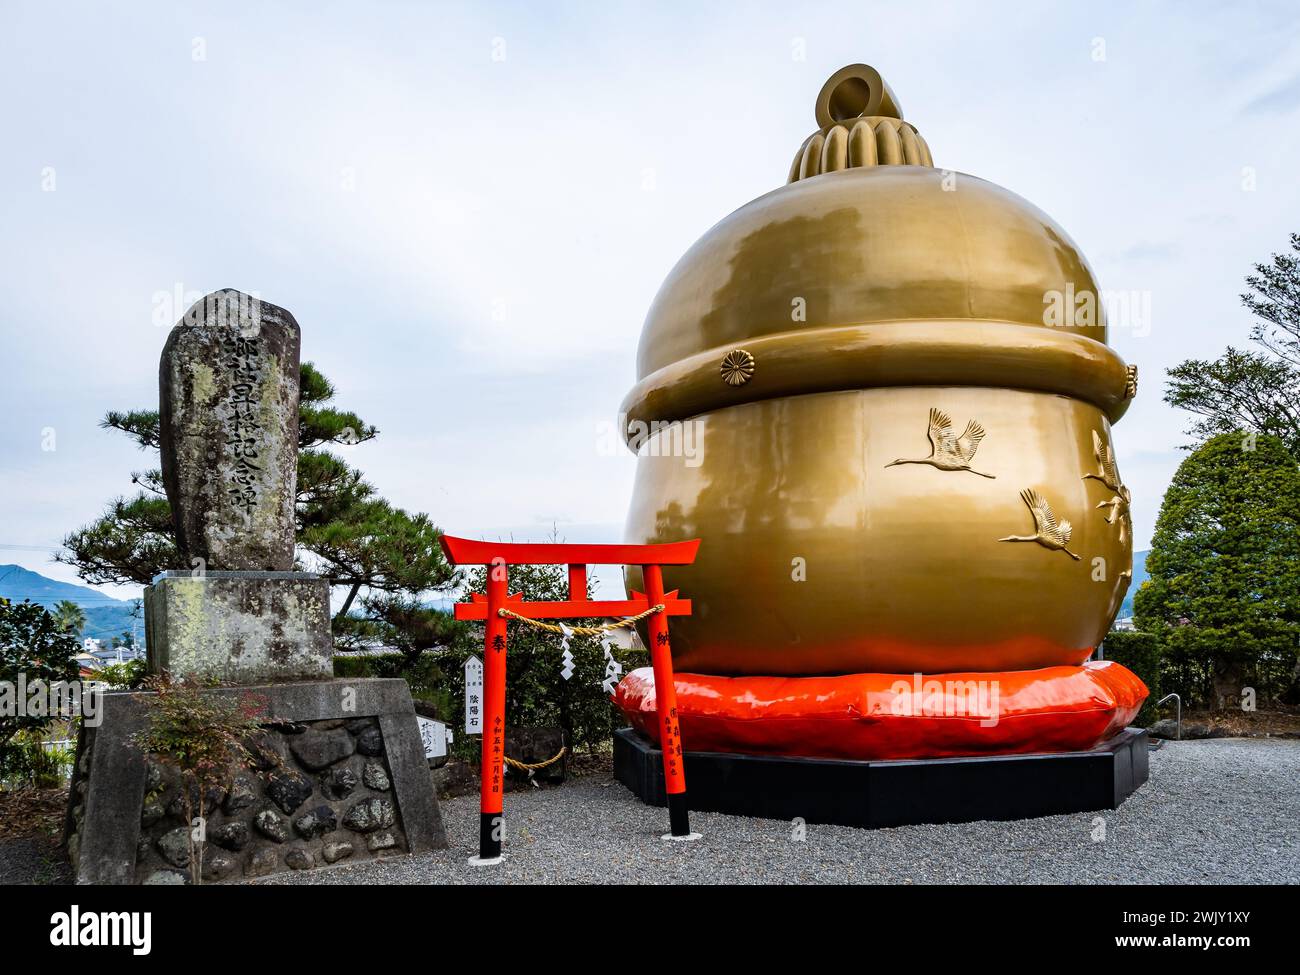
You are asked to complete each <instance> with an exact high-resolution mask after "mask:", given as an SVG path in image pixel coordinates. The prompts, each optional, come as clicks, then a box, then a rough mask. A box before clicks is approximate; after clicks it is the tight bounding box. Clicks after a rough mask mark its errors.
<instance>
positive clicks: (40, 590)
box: [0, 565, 144, 646]
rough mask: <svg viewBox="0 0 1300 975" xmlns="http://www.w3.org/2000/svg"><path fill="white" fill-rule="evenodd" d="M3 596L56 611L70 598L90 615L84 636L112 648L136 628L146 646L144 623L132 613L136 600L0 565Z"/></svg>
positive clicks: (137, 636)
mask: <svg viewBox="0 0 1300 975" xmlns="http://www.w3.org/2000/svg"><path fill="white" fill-rule="evenodd" d="M0 596H3V597H4V598H5V599H10V600H13V601H14V602H15V603H20V602H22V601H23V600H24V599H30V600H31V601H32V602H34V603H37V604H39V605H41V606H44V607H45V608H46V609H53V608H54V604H55V603H57V602H60V601H61V600H64V599H66V600H68V601H70V602H74V603H76V604H77V605H78V606H80V607H81V609H82V612H84V613H85V614H86V628H85V630H84V631H82V634H81V635H82V636H83V637H94V638H95V639H96V640H101V641H103V643H104V646H108V644H109V641H110V640H112V639H113V637H115V636H121V635H122V634H123V633H131V632H132V627H133V626H134V628H135V629H134V632H135V635H136V639H137V640H138V641H139V642H140V645H141V646H144V621H143V619H140V620H136V619H133V618H132V616H131V610H132V609H133V608H134V606H135V602H134V601H132V600H126V599H114V598H113V597H112V596H105V595H104V594H103V593H102V592H98V591H96V590H94V589H91V588H90V587H89V586H76V585H73V584H72V583H69V582H59V581H58V580H56V579H47V578H46V577H45V576H43V575H41V574H40V573H39V572H32V571H31V570H30V569H24V568H23V567H22V566H21V565H0Z"/></svg>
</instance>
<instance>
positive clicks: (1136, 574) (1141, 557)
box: [1119, 549, 1151, 619]
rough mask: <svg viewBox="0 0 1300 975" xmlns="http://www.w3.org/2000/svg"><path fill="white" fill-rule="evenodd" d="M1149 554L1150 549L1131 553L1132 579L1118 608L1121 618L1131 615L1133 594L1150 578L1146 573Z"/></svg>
mask: <svg viewBox="0 0 1300 975" xmlns="http://www.w3.org/2000/svg"><path fill="white" fill-rule="evenodd" d="M1150 554H1151V551H1150V549H1148V550H1147V551H1145V552H1134V553H1133V581H1132V582H1131V583H1130V584H1129V587H1128V592H1127V593H1125V595H1124V603H1123V605H1121V606H1120V608H1119V617H1120V618H1121V619H1122V618H1124V617H1126V616H1132V615H1133V594H1134V593H1136V592H1137V591H1138V590H1139V589H1140V588H1141V587H1142V583H1144V582H1146V581H1147V579H1149V578H1150V576H1148V575H1147V556H1148V555H1150Z"/></svg>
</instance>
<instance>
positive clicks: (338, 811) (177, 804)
mask: <svg viewBox="0 0 1300 975" xmlns="http://www.w3.org/2000/svg"><path fill="white" fill-rule="evenodd" d="M253 745H254V747H253V752H254V756H255V765H254V767H253V768H250V769H247V770H244V771H241V772H240V773H238V775H236V777H235V779H234V781H233V783H232V785H231V788H230V789H229V790H215V791H213V792H212V794H210V795H208V796H207V797H206V798H205V803H204V807H205V808H204V815H205V819H206V832H207V845H206V849H205V852H204V857H203V864H204V865H203V878H204V883H217V882H221V881H238V880H240V879H243V878H248V877H260V876H265V875H266V874H270V873H275V872H277V871H281V870H305V869H310V868H312V867H319V866H325V865H327V864H332V863H338V862H342V861H351V860H366V859H372V858H375V857H380V856H386V855H390V854H395V853H406V852H407V849H408V847H407V840H406V834H405V832H404V830H403V828H402V824H401V819H400V815H399V813H398V809H397V802H396V801H395V800H394V797H393V792H392V771H391V769H390V767H389V765H388V761H387V759H386V757H385V748H384V739H383V735H382V733H381V731H380V728H379V722H378V721H377V720H376V719H375V718H355V719H351V720H347V719H330V720H325V721H309V722H302V723H296V724H279V725H275V726H271V727H268V728H266V729H265V731H264V732H263V734H262V735H261V736H260V738H259V739H258V740H257V741H256V742H254V743H253ZM147 776H148V777H147V780H146V785H145V797H144V807H143V810H142V811H141V816H140V842H139V845H138V848H137V853H136V867H135V878H136V883H144V884H181V883H186V882H188V877H189V848H188V843H187V834H188V832H189V827H188V826H187V825H186V822H185V818H184V816H185V813H184V808H183V797H182V795H181V787H180V784H179V780H178V778H177V775H176V773H175V772H173V771H171V770H169V769H167V768H165V767H163V766H161V765H158V764H157V763H154V762H152V761H151V762H150V763H149V767H148V773H147ZM195 815H197V803H196V804H195Z"/></svg>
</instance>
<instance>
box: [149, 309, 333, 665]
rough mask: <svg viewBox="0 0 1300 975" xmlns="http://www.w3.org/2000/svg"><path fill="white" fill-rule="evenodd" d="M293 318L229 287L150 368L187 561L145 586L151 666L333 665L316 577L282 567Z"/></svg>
mask: <svg viewBox="0 0 1300 975" xmlns="http://www.w3.org/2000/svg"><path fill="white" fill-rule="evenodd" d="M299 345H300V334H299V329H298V323H297V322H296V321H294V318H293V316H292V315H291V314H289V312H287V311H285V310H284V309H283V308H279V307H277V306H275V305H272V304H270V303H268V302H263V301H259V300H258V299H256V298H252V297H250V296H248V295H245V294H241V293H240V292H238V291H231V290H226V291H218V292H215V293H214V294H211V295H208V296H207V297H206V298H204V299H203V300H202V301H200V302H198V303H197V304H195V305H194V306H193V307H192V308H191V309H190V310H189V311H187V312H186V313H185V315H184V316H183V317H182V318H181V320H180V321H179V322H178V323H177V324H176V327H175V328H173V329H172V332H171V335H170V336H168V338H167V344H166V346H164V348H163V353H162V362H161V365H160V368H159V371H158V392H159V412H160V420H161V423H160V432H161V438H160V439H161V448H162V473H163V482H164V484H165V485H166V488H167V497H168V499H169V500H170V501H171V506H172V517H173V519H174V521H175V524H176V536H177V541H178V543H179V545H180V549H181V554H182V557H183V558H184V560H185V563H186V565H187V566H188V568H186V569H179V570H173V571H170V572H165V573H163V574H162V575H161V576H160V577H158V578H157V579H155V580H154V584H153V585H152V586H150V587H149V588H148V589H146V590H145V635H146V639H147V642H148V646H149V661H150V667H151V669H152V670H153V671H154V672H156V673H161V672H164V671H166V672H168V673H170V674H171V675H172V676H173V677H196V678H217V679H220V680H229V681H239V682H246V681H248V680H250V679H251V680H298V679H306V678H328V677H332V676H333V661H332V653H333V646H332V642H331V639H330V620H329V582H328V580H326V579H324V578H322V577H320V576H315V575H311V574H307V573H295V572H293V571H292V570H293V564H294V561H293V546H294V498H295V492H296V488H297V481H298V383H299V379H298V360H299Z"/></svg>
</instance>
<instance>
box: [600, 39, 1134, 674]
mask: <svg viewBox="0 0 1300 975" xmlns="http://www.w3.org/2000/svg"><path fill="white" fill-rule="evenodd" d="M862 68H864V66H861V65H851V66H849V68H846V69H844V71H842V72H838V73H837V75H836V76H835V77H833V78H832V79H831V81H830V82H828V83H827V86H826V87H825V88H823V92H822V95H821V96H819V101H818V107H817V114H818V125H819V131H818V132H817V133H816V134H814V136H812V137H811V138H810V139H808V140H806V141H805V143H804V145H803V147H802V148H801V150H800V156H799V157H797V158H796V161H795V165H794V167H792V171H791V179H792V182H790V183H788V184H787V185H786V186H783V187H781V188H780V189H778V190H774V191H773V192H771V193H768V194H767V195H765V196H763V197H760V198H759V199H757V200H755V201H753V202H751V203H749V204H747V205H746V206H744V207H741V208H740V209H739V210H737V211H736V212H735V213H733V214H731V215H730V216H728V217H726V218H725V219H723V220H722V221H720V222H719V223H718V224H717V225H716V226H714V227H713V228H712V229H711V230H709V231H708V232H707V233H706V234H705V235H704V237H703V238H701V239H700V241H699V242H697V243H696V244H695V245H694V246H693V247H692V248H691V249H690V251H688V252H687V254H686V255H685V256H684V257H683V258H682V259H681V261H679V262H678V264H677V266H676V267H675V268H674V269H673V270H672V271H671V273H670V274H669V275H668V278H667V279H666V280H665V282H664V284H663V286H662V288H661V289H660V291H659V293H658V295H657V296H656V298H655V300H654V303H653V304H652V306H651V308H650V311H649V313H648V315H647V318H646V323H645V327H644V329H643V331H642V336H641V344H640V347H639V349H638V355H637V380H638V381H637V383H636V385H635V386H634V387H633V389H632V390H631V391H630V392H629V393H628V395H627V397H626V398H625V400H624V402H623V407H622V411H623V413H624V414H625V415H626V417H627V419H628V420H629V421H630V422H632V423H633V424H639V423H646V422H648V423H653V422H654V421H659V422H661V423H662V422H664V421H676V420H682V421H689V422H694V423H696V424H698V427H697V430H696V431H694V432H695V433H696V434H697V436H695V437H692V438H690V440H689V442H691V443H693V444H694V445H695V446H696V447H697V448H698V451H695V450H693V451H691V452H690V453H689V454H688V455H686V456H675V457H674V456H656V454H669V453H671V451H667V450H663V449H661V448H662V446H663V445H662V443H655V442H653V441H652V442H651V443H650V444H648V445H646V446H644V447H643V448H642V450H641V456H640V457H639V459H638V462H637V463H638V467H637V475H636V485H635V490H634V495H633V500H632V506H631V509H630V512H629V515H628V521H627V529H626V538H627V540H628V541H631V542H647V541H673V540H677V539H681V538H691V537H696V536H698V537H700V538H701V539H702V540H703V544H702V545H701V547H700V552H699V556H698V561H697V563H696V564H695V565H692V566H683V567H668V568H665V571H664V577H665V585H666V586H667V587H668V588H669V589H672V588H680V589H681V590H682V592H683V594H684V595H686V596H689V597H690V598H691V599H692V600H693V601H694V607H695V612H694V615H692V616H690V617H681V618H678V619H675V620H674V621H673V624H672V632H673V657H674V662H675V663H676V665H677V666H678V667H679V668H680V669H681V670H684V671H699V672H704V673H712V674H754V675H762V674H768V675H801V674H806V675H817V674H843V673H860V672H877V673H912V672H915V671H921V672H924V673H941V672H951V671H961V670H970V671H981V670H983V671H992V670H1024V669H1034V668H1039V667H1046V666H1052V665H1058V664H1067V665H1068V664H1078V663H1080V662H1082V661H1083V660H1085V659H1086V658H1087V657H1088V656H1089V654H1090V653H1091V652H1092V649H1093V648H1094V647H1095V646H1096V645H1097V644H1098V643H1099V642H1100V641H1101V639H1102V637H1103V636H1104V635H1105V633H1106V631H1107V629H1108V627H1109V624H1110V621H1111V619H1112V618H1113V616H1114V614H1115V612H1116V610H1117V609H1118V607H1119V605H1120V601H1121V600H1122V598H1123V595H1124V591H1125V589H1126V588H1127V586H1128V584H1129V580H1130V579H1131V565H1132V551H1131V545H1132V540H1131V531H1129V530H1128V521H1127V504H1128V499H1127V497H1126V492H1125V491H1123V490H1121V489H1120V488H1119V487H1116V488H1113V489H1110V490H1105V489H1106V488H1111V485H1110V482H1107V481H1103V478H1102V477H1097V478H1095V479H1091V478H1085V477H1082V476H1081V474H1083V473H1084V472H1088V471H1093V470H1097V469H1098V457H1097V456H1096V449H1097V448H1096V447H1095V445H1094V443H1093V434H1094V432H1095V433H1096V434H1097V435H1098V437H1099V440H1100V441H1101V442H1104V443H1105V444H1106V445H1107V446H1108V448H1109V444H1110V436H1111V432H1110V424H1111V423H1113V422H1114V421H1116V420H1118V419H1119V418H1120V417H1121V416H1122V415H1123V414H1124V411H1125V410H1126V409H1127V407H1128V405H1129V403H1130V401H1131V399H1132V397H1133V395H1134V394H1135V392H1136V375H1135V370H1133V369H1132V367H1129V366H1127V365H1126V364H1125V363H1124V361H1123V360H1122V359H1121V358H1120V357H1119V356H1118V355H1117V354H1116V353H1115V352H1114V351H1113V350H1112V349H1110V348H1109V347H1108V346H1107V345H1106V327H1105V321H1104V311H1103V310H1102V305H1101V302H1100V301H1098V300H1096V299H1097V298H1098V297H1099V292H1098V288H1097V284H1096V282H1095V280H1094V278H1093V274H1092V271H1091V269H1090V268H1089V266H1088V263H1087V261H1086V259H1085V258H1084V256H1083V255H1082V254H1081V253H1080V251H1079V249H1078V247H1077V246H1076V245H1075V244H1074V242H1073V241H1072V240H1071V239H1070V238H1069V236H1068V235H1067V234H1066V233H1065V231H1064V230H1063V229H1062V228H1061V227H1060V226H1059V225H1057V224H1056V223H1055V222H1054V221H1053V220H1052V219H1051V218H1050V217H1048V216H1047V215H1046V214H1044V213H1043V212H1042V211H1040V210H1038V209H1036V208H1035V207H1034V206H1032V205H1031V204H1030V203H1028V202H1026V201H1025V200H1023V199H1021V198H1020V197H1018V196H1016V195H1015V194H1013V193H1010V192H1008V191H1007V190H1004V189H1001V188H1000V187H997V186H995V185H993V184H991V183H988V182H986V181H984V180H980V179H977V178H976V177H973V176H966V175H964V174H954V173H950V172H942V171H939V170H935V169H932V168H929V165H928V156H929V151H928V148H927V149H925V159H924V160H923V159H922V157H921V155H919V153H920V152H921V148H920V147H924V143H923V142H919V143H918V142H916V141H915V139H912V141H911V142H910V143H909V144H910V145H911V146H912V148H911V150H910V151H911V152H912V153H913V156H912V157H911V159H910V160H909V158H908V156H907V151H908V150H906V149H905V147H904V141H906V140H908V139H911V137H912V136H914V135H916V133H915V130H914V129H913V128H912V127H911V125H910V123H903V122H902V112H901V110H900V109H899V107H898V102H897V99H896V98H895V97H894V95H893V93H892V92H890V91H888V88H887V86H884V84H883V81H880V86H879V87H877V86H875V84H874V83H875V81H876V80H879V76H878V75H875V74H874V73H870V69H866V70H867V73H864V72H863V71H862V70H860V69H862ZM862 123H870V128H871V133H872V134H873V135H876V134H878V133H879V130H880V127H881V125H882V124H883V125H884V127H885V128H887V129H888V130H889V132H890V133H892V134H893V135H894V136H897V139H898V145H897V147H895V146H894V143H893V141H892V139H891V138H889V137H886V139H885V143H886V145H885V146H884V148H883V151H884V152H885V158H883V160H882V159H881V158H880V157H879V153H880V152H881V151H882V147H881V144H880V143H879V142H878V141H877V142H875V143H874V146H875V148H874V150H873V151H875V152H876V153H877V159H876V162H875V163H874V164H871V165H868V164H867V162H866V159H867V157H866V153H867V151H868V150H867V149H866V148H865V141H864V140H866V139H867V137H868V133H867V130H866V128H865V127H863V126H862ZM855 131H856V132H857V135H856V136H855V135H853V133H854V132H855ZM905 133H907V134H906V135H905ZM854 139H856V140H857V142H856V143H855V142H854V141H853V140H854ZM855 145H856V146H857V148H856V150H855V148H854V146H855ZM896 150H897V151H896ZM854 152H857V153H858V155H857V157H855V156H854ZM855 158H857V159H858V163H859V164H856V165H855V164H854V159H855ZM882 161H883V162H884V163H888V165H881V164H880V163H881V162H882ZM922 162H924V163H925V164H924V165H923V164H921V163H922ZM1079 296H1089V297H1091V298H1092V299H1093V303H1094V308H1093V312H1092V313H1093V314H1094V315H1095V316H1096V317H1095V319H1093V318H1089V317H1088V312H1087V310H1086V305H1085V306H1084V308H1085V310H1084V313H1083V317H1075V312H1074V308H1075V306H1073V305H1072V304H1071V302H1072V301H1073V300H1074V299H1075V298H1076V297H1079ZM1062 301H1064V305H1062V304H1061V302H1062ZM1054 303H1055V308H1056V310H1057V311H1058V312H1059V311H1060V309H1061V307H1065V308H1066V309H1067V310H1069V311H1070V312H1071V314H1070V315H1068V316H1067V317H1066V320H1065V321H1062V320H1061V319H1060V318H1059V317H1053V316H1052V315H1050V314H1049V307H1051V306H1053V305H1054ZM742 349H743V351H745V352H746V353H748V354H749V355H750V356H752V357H753V359H754V360H756V361H757V363H758V364H759V365H758V368H757V369H756V370H755V371H753V372H752V373H751V374H750V375H749V376H747V377H746V381H745V382H743V383H739V384H737V385H731V384H729V383H728V382H725V381H724V382H719V369H720V365H719V364H720V363H723V362H724V358H725V357H726V356H727V355H728V354H729V353H732V352H733V351H735V350H742ZM722 372H723V376H724V378H725V376H726V375H727V367H725V366H724V367H722ZM953 417H957V418H958V420H959V423H960V425H958V426H954V425H953V422H952V419H951V418H953ZM927 418H928V420H927ZM927 424H928V426H927ZM958 429H961V430H963V431H964V432H963V433H961V434H960V435H957V433H956V431H957V430H958ZM660 436H664V437H666V436H668V434H661V435H660ZM923 436H926V437H928V438H929V441H930V445H931V451H930V455H929V456H928V457H927V456H926V455H925V452H924V446H925V445H924V441H923V440H922V439H921V438H922V437H923ZM682 442H687V441H686V440H683V441H682ZM1103 473H1104V472H1103ZM972 475H980V476H972ZM1113 480H1114V483H1115V485H1117V486H1118V485H1119V481H1118V475H1117V474H1116V476H1115V478H1114V479H1113ZM1099 482H1101V483H1099ZM1021 492H1023V496H1022V493H1021ZM1117 502H1118V503H1117ZM1104 511H1105V512H1107V513H1108V514H1109V516H1110V517H1109V518H1108V517H1107V516H1106V515H1105V514H1103V512H1104ZM1115 522H1118V523H1119V526H1120V527H1119V528H1118V529H1117V528H1116V525H1115ZM1067 523H1068V526H1067ZM1031 529H1032V531H1031ZM1067 529H1068V530H1067ZM1003 539H1005V540H1008V541H1011V540H1023V541H1029V542H1033V543H1034V544H1004V543H1003V542H1002V541H1000V540H1003ZM1076 557H1077V558H1076ZM627 581H628V584H629V586H630V587H632V588H640V586H641V582H640V579H639V572H638V571H637V570H635V569H629V571H628V579H627Z"/></svg>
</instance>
